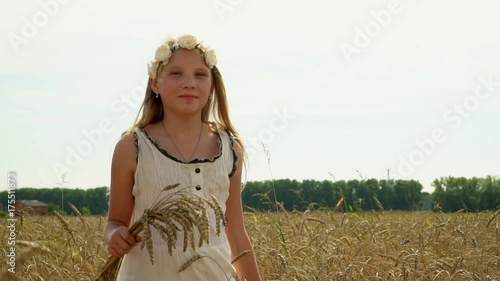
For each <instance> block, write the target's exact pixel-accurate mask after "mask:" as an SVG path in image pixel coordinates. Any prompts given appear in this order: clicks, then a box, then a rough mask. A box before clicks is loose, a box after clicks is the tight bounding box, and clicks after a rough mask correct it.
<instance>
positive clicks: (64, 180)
mask: <svg viewBox="0 0 500 281" xmlns="http://www.w3.org/2000/svg"><path fill="white" fill-rule="evenodd" d="M65 183H69V182H67V181H66V173H64V174H62V175H61V182H58V183H57V185H59V186H60V187H61V211H63V212H64V184H65Z"/></svg>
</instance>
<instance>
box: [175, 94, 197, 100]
mask: <svg viewBox="0 0 500 281" xmlns="http://www.w3.org/2000/svg"><path fill="white" fill-rule="evenodd" d="M179 98H181V99H184V100H194V99H197V98H198V97H197V96H193V95H182V96H179Z"/></svg>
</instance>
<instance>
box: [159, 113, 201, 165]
mask: <svg viewBox="0 0 500 281" xmlns="http://www.w3.org/2000/svg"><path fill="white" fill-rule="evenodd" d="M160 123H161V126H162V127H163V130H164V131H165V133H166V134H167V137H168V139H169V140H170V141H171V142H172V144H173V145H174V148H175V150H177V153H179V156H180V157H181V158H182V160H183V161H184V162H186V163H187V160H186V158H184V156H183V155H182V153H181V151H180V150H179V148H178V147H177V145H176V144H175V142H174V139H172V137H171V136H170V134H169V133H168V131H167V129H166V128H165V125H163V122H160ZM202 131H203V123H201V127H200V132H199V133H198V141H197V142H196V146H195V147H194V150H193V153H191V156H189V158H188V159H189V160H191V159H193V156H194V154H195V152H196V150H197V149H198V145H199V144H200V140H201V132H202Z"/></svg>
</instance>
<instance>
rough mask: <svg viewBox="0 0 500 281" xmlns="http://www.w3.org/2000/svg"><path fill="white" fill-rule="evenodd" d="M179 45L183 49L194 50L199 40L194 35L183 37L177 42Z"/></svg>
mask: <svg viewBox="0 0 500 281" xmlns="http://www.w3.org/2000/svg"><path fill="white" fill-rule="evenodd" d="M177 44H179V46H180V47H181V48H184V49H188V50H192V49H193V48H194V47H195V46H196V45H198V39H196V37H195V36H194V35H189V34H187V35H182V36H181V37H179V39H178V40H177Z"/></svg>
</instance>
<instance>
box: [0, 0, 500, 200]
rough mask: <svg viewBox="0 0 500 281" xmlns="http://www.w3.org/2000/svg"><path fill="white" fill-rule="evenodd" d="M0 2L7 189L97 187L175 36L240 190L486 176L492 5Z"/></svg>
mask: <svg viewBox="0 0 500 281" xmlns="http://www.w3.org/2000/svg"><path fill="white" fill-rule="evenodd" d="M0 5H1V6H2V7H1V9H0V23H1V25H0V50H1V53H0V106H1V111H0V120H1V121H0V122H2V129H3V136H2V137H1V138H0V139H1V142H2V143H1V155H0V157H1V159H0V160H1V161H0V172H1V174H3V175H4V176H5V177H6V178H7V174H8V173H9V172H10V171H15V172H17V185H18V187H55V186H60V185H61V186H65V187H73V188H75V187H76V188H83V189H86V188H93V187H97V186H109V183H110V165H111V157H112V152H113V148H114V145H115V144H116V142H117V140H118V139H119V137H120V134H121V133H122V132H123V131H124V130H126V129H128V128H129V127H130V126H131V125H132V123H133V121H134V119H135V117H136V114H137V111H138V109H139V107H140V104H141V102H142V99H143V97H144V90H145V81H146V79H147V67H146V66H147V62H148V61H149V60H150V59H152V58H153V55H154V50H155V48H156V46H157V45H158V43H159V42H160V41H161V40H162V39H163V38H165V37H167V36H172V35H173V36H175V35H181V34H184V33H191V34H195V35H196V36H197V37H198V38H200V39H202V40H203V41H204V42H206V43H207V44H209V45H210V46H211V47H213V48H214V49H215V50H216V52H217V57H218V64H217V66H218V68H219V69H220V71H221V73H222V75H223V78H224V81H225V83H226V89H227V93H228V101H229V105H230V115H231V118H232V121H233V123H234V124H235V126H236V127H237V129H238V131H239V132H240V134H241V136H242V138H243V140H244V141H245V144H246V148H247V151H248V156H249V157H248V158H249V165H248V170H247V172H246V178H245V179H246V180H247V181H253V180H273V179H274V180H276V179H281V178H290V179H297V180H304V179H316V180H350V179H361V178H376V179H387V178H390V179H414V180H418V181H420V182H421V183H422V185H423V186H424V191H428V192H431V191H432V190H433V188H432V186H431V183H432V181H433V180H434V179H437V178H441V177H448V176H454V177H462V176H463V177H468V178H470V177H485V176H487V175H492V176H499V175H500V146H499V145H498V143H500V129H499V125H498V124H499V123H500V52H499V51H500V36H498V26H500V17H498V14H497V11H498V9H499V8H500V3H498V1H494V0H478V1H460V0H459V1H457V0H454V1H452V0H442V1H430V0H400V1H398V0H390V1H387V0H384V1H381V0H376V1H373V0H372V1H352V0H345V1H338V0H334V1H320V0H310V1H284V0H273V1H264V0H186V1H151V0H145V1H141V2H140V3H139V2H138V1H116V0H111V1H104V2H103V1H96V0H86V1H81V0H39V1H5V0H0ZM63 175H64V178H63ZM5 189H6V185H2V186H1V187H0V190H5Z"/></svg>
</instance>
